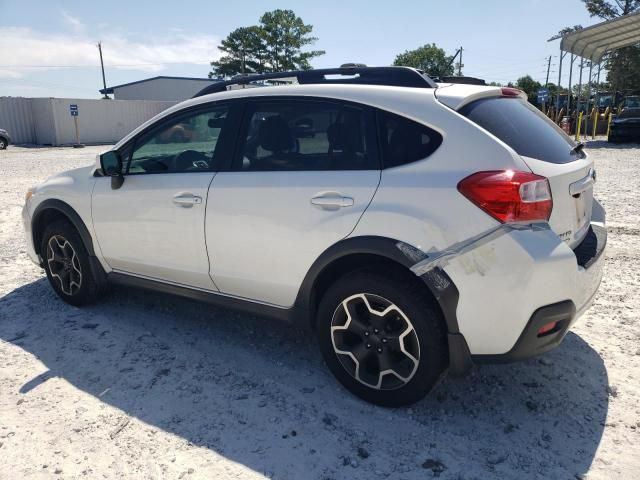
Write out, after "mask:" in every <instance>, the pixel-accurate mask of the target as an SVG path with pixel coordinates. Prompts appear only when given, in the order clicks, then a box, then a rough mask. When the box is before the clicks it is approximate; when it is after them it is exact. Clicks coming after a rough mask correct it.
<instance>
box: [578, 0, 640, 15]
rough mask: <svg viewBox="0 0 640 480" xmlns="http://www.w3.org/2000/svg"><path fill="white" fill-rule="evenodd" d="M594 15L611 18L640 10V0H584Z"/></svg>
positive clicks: (588, 9)
mask: <svg viewBox="0 0 640 480" xmlns="http://www.w3.org/2000/svg"><path fill="white" fill-rule="evenodd" d="M582 3H584V5H585V7H587V11H588V12H589V13H590V14H591V16H592V17H600V18H602V19H604V20H611V19H613V18H616V17H619V16H621V15H629V14H630V13H633V12H635V11H637V10H640V0H614V1H613V2H610V1H608V0H582Z"/></svg>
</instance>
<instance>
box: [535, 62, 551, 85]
mask: <svg viewBox="0 0 640 480" xmlns="http://www.w3.org/2000/svg"><path fill="white" fill-rule="evenodd" d="M538 58H539V57H538ZM538 61H539V60H538ZM538 68H539V67H538ZM550 70H551V55H549V58H548V59H547V80H546V81H545V82H544V86H545V87H548V86H549V71H550Z"/></svg>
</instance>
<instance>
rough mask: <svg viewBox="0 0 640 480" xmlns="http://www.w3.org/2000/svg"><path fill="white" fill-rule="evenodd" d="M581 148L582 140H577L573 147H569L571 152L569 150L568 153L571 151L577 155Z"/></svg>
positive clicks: (582, 145) (582, 146)
mask: <svg viewBox="0 0 640 480" xmlns="http://www.w3.org/2000/svg"><path fill="white" fill-rule="evenodd" d="M583 148H584V143H582V142H578V143H577V144H576V146H575V147H573V148H572V149H571V152H569V153H572V154H573V153H575V154H576V155H579V154H580V153H582V149H583Z"/></svg>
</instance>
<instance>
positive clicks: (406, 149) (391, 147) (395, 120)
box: [378, 110, 442, 168]
mask: <svg viewBox="0 0 640 480" xmlns="http://www.w3.org/2000/svg"><path fill="white" fill-rule="evenodd" d="M378 126H379V129H380V146H381V148H382V158H383V162H384V168H391V167H397V166H399V165H405V164H407V163H411V162H417V161H418V160H422V159H424V158H427V157H428V156H429V155H431V154H432V153H433V152H435V151H436V149H437V148H438V147H439V146H440V144H441V143H442V135H440V134H439V133H438V132H436V131H435V130H432V129H430V128H429V127H427V126H425V125H422V124H420V123H417V122H414V121H413V120H409V119H408V118H405V117H401V116H400V115H396V114H395V113H391V112H385V111H382V110H379V111H378Z"/></svg>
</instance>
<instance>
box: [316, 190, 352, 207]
mask: <svg viewBox="0 0 640 480" xmlns="http://www.w3.org/2000/svg"><path fill="white" fill-rule="evenodd" d="M311 205H315V206H316V207H320V208H322V209H323V210H338V209H339V208H344V207H352V206H353V198H351V197H344V196H342V195H340V194H339V193H329V194H322V195H318V196H316V197H313V198H312V199H311Z"/></svg>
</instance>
